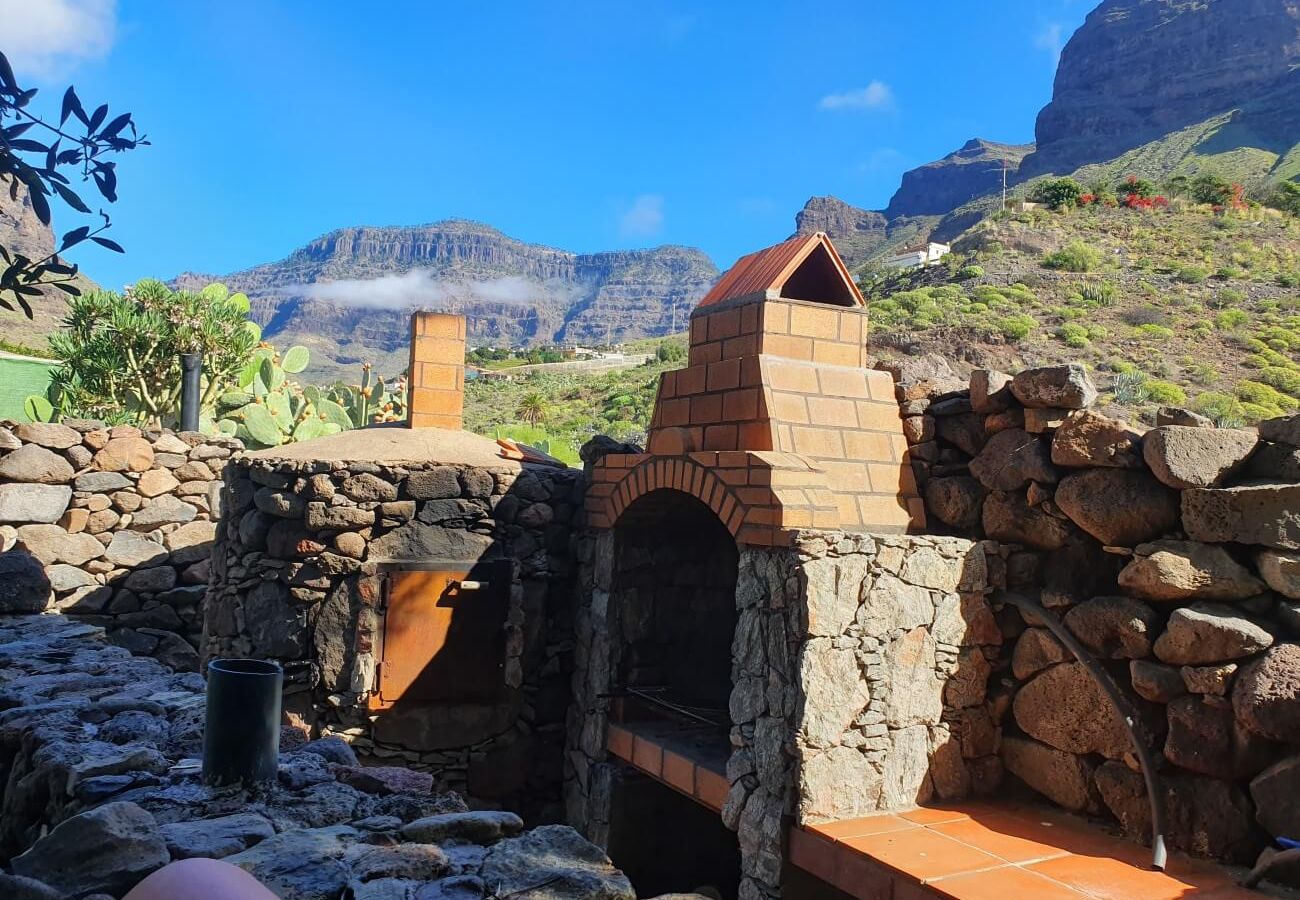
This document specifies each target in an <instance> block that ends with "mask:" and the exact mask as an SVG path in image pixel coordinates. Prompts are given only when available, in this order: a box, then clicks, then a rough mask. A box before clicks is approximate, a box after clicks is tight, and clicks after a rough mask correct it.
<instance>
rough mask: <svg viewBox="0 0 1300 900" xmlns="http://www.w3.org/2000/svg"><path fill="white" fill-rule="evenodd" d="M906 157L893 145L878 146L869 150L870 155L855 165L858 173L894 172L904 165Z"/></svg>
mask: <svg viewBox="0 0 1300 900" xmlns="http://www.w3.org/2000/svg"><path fill="white" fill-rule="evenodd" d="M906 163H907V157H906V156H905V155H904V154H903V152H902V151H900V150H896V149H894V148H893V147H880V148H878V149H876V150H873V151H871V155H870V156H868V157H867V158H866V159H864V160H862V162H860V163H858V164H857V166H856V167H855V169H856V171H857V173H858V174H859V175H870V174H874V173H876V172H894V171H897V170H899V169H901V168H903V167H904V166H905V164H906Z"/></svg>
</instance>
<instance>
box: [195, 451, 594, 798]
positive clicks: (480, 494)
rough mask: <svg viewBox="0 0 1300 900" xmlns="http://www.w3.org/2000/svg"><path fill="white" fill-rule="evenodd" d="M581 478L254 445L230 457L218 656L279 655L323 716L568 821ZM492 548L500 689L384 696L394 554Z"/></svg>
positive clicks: (471, 789)
mask: <svg viewBox="0 0 1300 900" xmlns="http://www.w3.org/2000/svg"><path fill="white" fill-rule="evenodd" d="M582 489H583V484H582V481H581V473H580V472H578V471H575V470H569V469H559V468H552V467H546V466H524V467H523V468H522V469H521V468H520V467H519V466H518V465H513V464H512V465H502V466H500V467H497V468H479V467H471V466H456V465H442V464H427V465H425V464H410V465H387V464H384V465H379V464H374V463H366V462H341V461H330V460H307V461H303V460H277V459H275V458H273V457H271V458H268V457H267V456H266V454H261V455H250V456H245V457H243V458H241V459H240V460H238V461H236V462H235V463H233V464H232V465H231V466H229V467H228V469H227V471H226V482H225V489H224V498H225V499H224V508H225V515H224V518H223V520H222V523H221V529H220V531H219V533H218V535H217V543H216V550H215V553H214V556H213V563H212V582H211V586H210V588H209V592H208V595H207V599H206V606H205V624H204V654H205V657H212V656H217V655H223V656H232V655H233V656H245V655H247V656H257V657H264V658H270V659H276V660H279V661H281V662H282V663H283V664H284V666H285V670H286V698H285V702H286V709H288V710H289V711H290V712H291V713H292V714H293V715H294V716H296V717H299V719H300V721H301V723H302V724H303V725H304V727H307V728H310V729H313V731H314V733H318V734H322V735H338V736H340V737H342V738H343V739H345V740H347V741H349V742H350V743H351V745H352V746H353V747H354V748H355V749H356V750H357V751H358V752H362V753H364V754H366V755H370V756H374V757H377V758H379V759H392V760H398V761H401V762H403V763H404V764H406V765H410V766H414V767H416V768H421V769H427V770H432V771H434V772H435V773H436V775H437V778H438V784H439V785H440V786H442V787H443V788H446V789H454V790H460V791H467V792H468V793H470V794H472V795H474V796H475V797H478V798H480V799H483V800H486V801H489V802H494V803H505V804H507V805H508V806H509V807H510V808H512V809H517V810H519V811H520V812H521V813H523V814H525V815H526V816H529V817H530V818H533V819H536V820H550V821H554V820H558V819H559V818H561V815H560V810H559V807H558V798H559V795H560V790H559V783H560V778H561V771H560V768H561V763H560V760H561V752H562V746H563V741H564V727H563V722H564V714H565V709H566V706H567V700H568V672H569V662H568V659H569V653H570V651H571V648H572V624H571V608H572V582H571V573H572V565H571V560H572V556H571V552H572V551H571V546H570V545H571V540H572V535H573V530H572V529H573V527H574V524H575V517H577V518H579V520H580V516H581V509H582ZM480 558H502V559H505V560H508V561H509V570H510V572H511V584H510V586H509V611H508V614H507V616H506V622H505V630H506V637H505V647H506V649H505V667H504V672H503V674H502V677H503V679H504V684H503V685H502V687H501V692H500V695H499V696H500V700H499V701H497V702H495V703H484V702H466V703H454V702H450V701H448V702H443V703H437V704H433V705H424V706H421V705H413V704H399V705H398V706H394V707H392V708H387V709H371V705H372V704H371V703H370V700H371V693H372V692H373V691H374V690H375V689H376V667H377V665H378V664H379V662H380V660H379V658H378V653H379V644H380V638H381V635H380V633H379V629H380V627H381V615H380V612H381V611H380V608H379V607H380V604H381V602H382V600H383V590H384V579H385V577H386V575H385V572H386V571H387V568H388V566H389V564H392V563H394V561H402V560H406V561H414V562H415V563H419V562H422V561H426V562H427V561H436V560H443V561H445V560H476V559H480ZM398 568H400V566H398Z"/></svg>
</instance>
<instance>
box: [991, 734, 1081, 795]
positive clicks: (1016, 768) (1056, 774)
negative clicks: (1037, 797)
mask: <svg viewBox="0 0 1300 900" xmlns="http://www.w3.org/2000/svg"><path fill="white" fill-rule="evenodd" d="M1002 763H1003V765H1005V766H1006V767H1007V771H1008V772H1010V773H1011V774H1012V775H1015V776H1016V777H1017V778H1019V779H1020V780H1021V781H1023V782H1024V783H1025V784H1027V785H1029V786H1030V787H1031V788H1033V789H1034V790H1035V791H1037V792H1038V793H1040V794H1042V795H1043V796H1044V797H1046V798H1047V799H1049V800H1051V801H1052V802H1053V803H1055V804H1057V805H1058V806H1064V807H1065V808H1066V809H1070V810H1074V811H1075V812H1081V811H1084V810H1089V809H1093V808H1095V807H1096V805H1097V803H1096V800H1095V793H1096V792H1095V791H1094V790H1093V787H1092V773H1093V771H1094V770H1095V769H1096V768H1097V766H1096V764H1095V763H1093V762H1092V761H1091V760H1089V759H1088V757H1086V756H1076V755H1075V754H1073V753H1066V752H1065V751H1064V750H1057V749H1056V748H1055V747H1049V746H1047V745H1046V744H1040V743H1038V741H1030V740H1026V739H1025V738H1018V737H1011V736H1008V737H1005V738H1003V739H1002Z"/></svg>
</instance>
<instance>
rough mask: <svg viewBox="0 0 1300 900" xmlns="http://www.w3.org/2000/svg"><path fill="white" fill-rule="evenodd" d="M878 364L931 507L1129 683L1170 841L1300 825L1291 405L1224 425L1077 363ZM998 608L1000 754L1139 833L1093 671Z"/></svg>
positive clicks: (1296, 511)
mask: <svg viewBox="0 0 1300 900" xmlns="http://www.w3.org/2000/svg"><path fill="white" fill-rule="evenodd" d="M896 375H897V376H898V377H899V384H898V386H897V389H898V396H899V400H900V402H901V405H902V411H903V413H904V415H905V417H906V418H905V423H906V426H907V427H906V431H907V433H908V435H909V439H910V440H912V442H913V443H912V448H911V449H912V454H913V457H914V460H915V468H916V473H917V476H918V480H919V481H920V482H921V483H922V488H923V493H924V495H925V498H926V502H927V506H928V512H929V514H930V522H931V524H932V526H939V527H942V525H943V524H945V523H946V525H947V527H948V528H949V529H950V530H951V531H952V532H953V533H956V534H962V535H966V536H969V537H974V538H981V537H982V538H987V539H990V540H991V541H996V542H999V545H998V546H997V548H996V549H995V550H991V555H990V562H991V566H990V569H991V574H992V578H993V580H994V582H995V584H996V585H997V586H998V588H1000V589H1001V591H1003V592H1009V593H1011V594H1016V595H1019V596H1020V597H1024V598H1028V599H1030V600H1032V601H1034V602H1039V603H1041V604H1042V606H1043V607H1045V608H1046V612H1044V613H1043V614H1042V615H1053V616H1057V617H1060V618H1061V619H1062V620H1063V622H1064V625H1065V627H1066V628H1068V629H1069V630H1070V632H1071V633H1072V634H1073V635H1074V636H1075V637H1077V638H1078V639H1079V641H1081V642H1082V643H1083V644H1084V645H1085V647H1086V648H1087V649H1088V650H1089V651H1090V652H1091V654H1093V655H1094V656H1095V657H1096V658H1097V659H1099V660H1100V661H1101V662H1102V664H1103V665H1104V666H1105V668H1106V670H1107V671H1108V672H1109V673H1110V675H1111V677H1113V678H1114V679H1115V681H1116V682H1117V683H1118V684H1119V686H1120V688H1121V689H1122V690H1123V691H1124V692H1125V693H1126V694H1127V695H1128V696H1129V697H1130V699H1131V701H1132V702H1133V703H1134V704H1135V705H1136V707H1137V709H1138V710H1139V722H1138V725H1139V727H1140V728H1141V730H1142V733H1143V735H1144V737H1143V740H1145V741H1146V742H1148V743H1149V744H1150V746H1151V747H1152V749H1153V752H1154V754H1155V755H1156V757H1157V759H1158V760H1159V767H1160V770H1161V771H1160V780H1161V783H1162V788H1161V794H1162V798H1163V802H1164V805H1165V809H1166V815H1167V817H1168V819H1169V832H1170V833H1169V835H1168V839H1169V841H1170V843H1171V844H1172V845H1173V846H1175V847H1177V848H1180V849H1184V850H1187V851H1190V852H1192V853H1196V854H1199V855H1203V856H1210V857H1219V858H1225V859H1235V860H1240V861H1249V860H1251V859H1253V858H1254V855H1255V853H1256V852H1257V851H1258V850H1259V848H1260V847H1261V846H1262V845H1263V841H1264V839H1265V837H1266V836H1267V835H1272V836H1277V835H1286V834H1294V833H1300V812H1297V807H1296V806H1295V804H1294V803H1292V802H1291V801H1290V800H1289V799H1286V798H1293V797H1295V796H1296V795H1297V792H1298V791H1300V755H1297V750H1298V749H1300V602H1297V601H1300V553H1297V550H1300V417H1294V416H1293V417H1291V418H1290V419H1276V420H1273V421H1270V422H1265V423H1264V424H1263V425H1261V426H1260V427H1259V429H1258V430H1256V429H1254V428H1250V429H1220V428H1214V427H1213V426H1212V425H1211V423H1209V422H1208V421H1205V420H1203V419H1201V418H1200V417H1198V416H1195V415H1193V414H1191V413H1188V412H1186V411H1184V410H1176V409H1167V410H1161V412H1160V415H1159V417H1158V420H1157V427H1155V428H1144V427H1135V426H1132V425H1129V424H1127V423H1126V422H1124V421H1121V420H1119V419H1117V418H1115V417H1113V416H1108V415H1106V414H1104V413H1102V412H1099V411H1097V410H1095V409H1093V408H1091V407H1093V406H1094V405H1095V403H1096V401H1097V399H1098V392H1097V390H1096V388H1095V387H1094V385H1093V384H1092V382H1091V380H1090V379H1089V377H1088V375H1087V373H1086V371H1085V370H1084V369H1083V368H1082V367H1081V366H1058V367H1052V368H1045V369H1034V370H1028V371H1026V372H1022V373H1020V374H1019V375H1017V376H1015V377H1014V378H1012V377H1010V376H1008V375H1004V374H1002V373H998V372H992V371H986V370H977V371H976V372H975V373H974V374H973V375H972V376H971V378H970V381H969V384H968V385H966V384H964V383H962V382H957V381H954V380H953V379H952V378H951V377H950V373H946V372H943V371H942V370H931V371H929V372H916V371H912V372H908V371H907V370H906V369H905V368H904V369H902V370H897V371H896ZM990 546H993V545H990ZM993 599H994V602H995V605H997V604H1001V602H1002V601H1005V600H1008V599H1012V598H1010V597H1008V593H1001V594H998V595H995V596H994V598H993ZM999 621H1000V623H1001V624H1002V627H1003V630H1004V633H1005V635H1006V638H1007V644H1006V647H1007V651H1008V652H1007V653H1006V654H1004V657H1003V658H1002V659H1001V660H1000V661H999V662H998V664H997V670H998V671H997V676H996V683H995V685H994V692H995V695H996V698H997V702H996V704H995V708H996V709H997V710H998V711H999V713H1000V715H1001V722H1002V724H1003V726H1004V736H1003V741H1002V758H1003V761H1004V763H1005V765H1006V768H1007V770H1008V771H1010V772H1011V773H1012V774H1014V775H1015V776H1017V777H1018V778H1019V779H1020V780H1022V781H1023V782H1024V783H1025V784H1026V785H1028V786H1029V787H1030V788H1032V789H1034V790H1035V791H1037V792H1039V793H1041V794H1042V795H1044V796H1046V797H1048V798H1049V799H1051V800H1052V801H1054V802H1056V803H1058V804H1060V805H1062V806H1065V807H1067V808H1070V809H1073V810H1077V811H1085V812H1089V813H1103V814H1109V815H1113V816H1114V817H1115V818H1116V819H1118V820H1119V822H1120V823H1121V825H1122V826H1123V827H1124V829H1125V831H1126V832H1127V833H1128V834H1129V835H1130V836H1131V837H1133V838H1134V839H1139V840H1146V839H1148V837H1149V828H1150V823H1149V813H1148V810H1147V799H1146V792H1145V790H1144V787H1143V781H1142V777H1141V774H1140V773H1139V771H1138V770H1137V768H1136V765H1135V764H1134V763H1133V756H1132V753H1131V750H1130V745H1129V740H1128V738H1127V735H1126V733H1125V730H1124V728H1123V723H1122V721H1121V719H1120V716H1119V714H1118V713H1117V712H1116V711H1115V710H1114V708H1113V706H1112V704H1111V703H1110V702H1109V701H1108V700H1107V698H1106V696H1105V694H1104V693H1103V692H1102V689H1101V688H1100V687H1099V686H1098V685H1097V683H1096V682H1095V681H1094V680H1093V679H1092V678H1091V677H1090V676H1089V675H1088V673H1087V671H1086V670H1085V669H1084V667H1083V666H1081V665H1080V664H1078V663H1076V662H1075V661H1074V658H1073V656H1072V655H1071V654H1070V653H1069V652H1068V651H1067V650H1066V649H1065V648H1064V647H1063V646H1061V644H1060V643H1059V642H1058V641H1057V640H1056V639H1055V638H1054V637H1053V636H1052V634H1051V632H1050V631H1048V629H1047V628H1046V627H1045V623H1044V622H1043V621H1042V620H1041V616H1040V615H1038V614H1036V613H1034V612H1032V607H1031V612H1030V613H1028V614H1026V615H1022V614H1020V613H1017V612H1016V611H1015V607H1014V605H1013V604H1009V603H1008V604H1006V605H1005V607H1004V608H1002V609H1001V612H999Z"/></svg>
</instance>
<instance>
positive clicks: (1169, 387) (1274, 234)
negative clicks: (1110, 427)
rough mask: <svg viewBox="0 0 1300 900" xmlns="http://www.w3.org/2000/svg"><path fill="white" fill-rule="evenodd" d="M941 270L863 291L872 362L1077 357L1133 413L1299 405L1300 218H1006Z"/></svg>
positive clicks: (1198, 212)
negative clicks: (1167, 405) (1177, 406)
mask: <svg viewBox="0 0 1300 900" xmlns="http://www.w3.org/2000/svg"><path fill="white" fill-rule="evenodd" d="M948 262H949V263H950V264H949V265H945V266H940V267H936V268H932V269H928V270H921V271H914V272H910V273H904V274H901V275H895V276H892V277H887V278H883V279H881V280H877V281H874V282H871V283H869V284H868V285H867V290H868V292H869V293H870V295H871V298H872V300H871V306H872V309H871V320H872V332H873V334H872V347H873V349H874V350H875V351H876V352H877V353H879V354H880V355H883V356H890V355H902V354H916V353H925V352H935V353H940V354H942V355H944V356H947V357H949V358H950V359H955V360H960V361H963V362H965V363H968V364H970V365H973V366H992V367H995V368H1000V369H1004V370H1008V371H1015V370H1017V369H1019V368H1021V367H1023V366H1029V365H1038V364H1044V363H1050V362H1054V361H1064V360H1082V361H1085V362H1087V363H1089V364H1090V365H1092V366H1093V367H1094V368H1095V369H1096V370H1097V371H1098V373H1099V374H1100V375H1101V376H1102V377H1101V380H1102V381H1103V382H1106V381H1112V382H1116V383H1117V387H1118V400H1119V402H1121V404H1123V405H1127V406H1130V407H1132V408H1133V410H1134V411H1135V412H1142V411H1144V410H1145V411H1149V410H1150V409H1151V408H1152V407H1153V406H1154V405H1156V404H1158V403H1160V402H1174V403H1182V402H1190V403H1192V404H1193V405H1194V406H1200V407H1202V408H1204V409H1206V410H1207V411H1208V412H1211V413H1215V414H1216V415H1217V414H1224V415H1228V416H1229V417H1230V418H1238V419H1242V420H1247V421H1248V420H1253V419H1255V418H1258V417H1260V416H1261V415H1262V414H1263V413H1265V412H1270V413H1272V414H1274V415H1277V414H1280V412H1282V411H1285V410H1290V409H1294V408H1297V406H1298V405H1300V221H1298V220H1296V219H1295V218H1291V217H1283V216H1281V215H1279V214H1276V213H1273V212H1271V211H1259V210H1257V211H1254V212H1251V213H1243V214H1241V215H1240V216H1235V215H1228V216H1224V215H1215V214H1213V213H1212V212H1211V211H1210V210H1209V209H1208V208H1202V207H1187V208H1183V209H1175V210H1171V211H1165V212H1161V211H1135V210H1127V209H1104V208H1098V207H1090V208H1088V209H1079V210H1071V211H1070V212H1068V213H1057V212H1049V211H1046V210H1034V211H1031V212H1026V213H1018V214H1011V213H1000V214H997V215H994V216H992V217H991V218H989V219H988V220H986V221H984V222H982V223H981V224H980V225H978V226H977V227H975V228H973V229H971V230H970V231H969V232H967V234H965V235H964V236H963V237H962V238H961V239H960V240H959V241H958V242H957V243H956V245H955V248H954V253H953V254H952V256H950V257H949V258H948ZM1120 376H1123V377H1120ZM1231 398H1235V401H1234V400H1233V399H1231Z"/></svg>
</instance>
